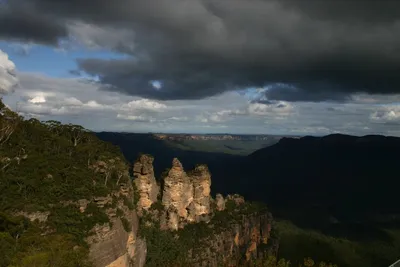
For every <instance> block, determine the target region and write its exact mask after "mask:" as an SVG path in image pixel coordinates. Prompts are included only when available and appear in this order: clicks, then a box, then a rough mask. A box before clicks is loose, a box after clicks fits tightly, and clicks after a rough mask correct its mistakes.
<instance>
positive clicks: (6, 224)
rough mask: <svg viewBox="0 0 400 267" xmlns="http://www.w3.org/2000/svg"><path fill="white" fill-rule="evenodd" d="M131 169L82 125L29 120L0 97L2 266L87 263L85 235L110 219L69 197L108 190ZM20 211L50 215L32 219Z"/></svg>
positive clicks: (116, 150) (130, 203)
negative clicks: (7, 105) (82, 208)
mask: <svg viewBox="0 0 400 267" xmlns="http://www.w3.org/2000/svg"><path fill="white" fill-rule="evenodd" d="M127 170H128V165H127V163H126V162H125V159H124V158H123V156H122V153H121V152H120V150H119V148H117V147H115V146H113V145H111V144H109V143H105V142H103V141H100V140H99V139H98V138H97V137H96V136H95V135H94V134H92V133H90V132H89V131H87V130H85V129H84V128H83V127H81V126H78V125H72V124H68V125H63V124H61V123H59V122H57V121H46V122H40V121H38V120H36V119H30V120H24V119H23V118H22V117H20V116H18V115H17V114H16V113H14V112H12V111H10V110H9V109H8V108H7V107H5V105H4V104H3V103H2V102H1V101H0V191H1V195H0V257H1V259H2V260H1V261H0V266H13V267H14V266H15V267H16V266H71V267H75V266H89V265H90V263H89V262H88V261H87V253H88V251H87V245H86V243H85V241H84V240H85V237H87V235H88V233H89V232H90V230H91V229H92V228H93V227H94V226H95V225H96V224H97V223H100V224H103V223H109V218H108V216H107V215H106V214H105V213H104V209H101V208H98V207H97V205H95V204H92V203H90V204H89V205H88V206H87V208H86V210H85V211H84V212H80V210H79V207H78V206H76V205H74V204H71V202H75V203H76V201H78V200H80V199H87V200H90V199H92V198H93V197H100V196H106V195H108V194H109V193H110V192H111V191H112V190H115V189H118V188H119V183H122V182H126V181H127V180H126V179H129V175H127ZM124 201H125V202H126V203H127V205H128V206H129V207H130V208H132V209H133V208H134V207H133V201H129V200H128V199H126V200H124ZM113 202H114V201H113ZM20 211H23V212H25V213H28V214H29V213H32V212H42V214H49V215H48V217H47V216H45V217H47V220H46V219H45V222H39V221H34V222H30V221H29V220H28V219H26V218H24V217H22V216H18V214H19V212H20ZM45 212H46V213H45ZM124 226H125V225H124ZM43 233H46V234H45V235H43Z"/></svg>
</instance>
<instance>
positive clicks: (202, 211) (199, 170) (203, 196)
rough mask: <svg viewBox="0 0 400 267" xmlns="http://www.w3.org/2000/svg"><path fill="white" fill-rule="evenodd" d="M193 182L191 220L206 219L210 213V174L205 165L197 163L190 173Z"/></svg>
mask: <svg viewBox="0 0 400 267" xmlns="http://www.w3.org/2000/svg"><path fill="white" fill-rule="evenodd" d="M190 178H191V180H192V182H193V187H194V196H193V202H192V203H193V206H194V210H193V211H192V214H191V215H192V216H193V220H195V221H196V222H198V221H200V220H201V218H205V219H206V220H207V217H208V216H207V215H208V214H210V213H211V209H210V192H211V174H210V172H209V170H208V167H207V165H198V166H196V168H195V169H194V170H193V171H192V172H191V173H190Z"/></svg>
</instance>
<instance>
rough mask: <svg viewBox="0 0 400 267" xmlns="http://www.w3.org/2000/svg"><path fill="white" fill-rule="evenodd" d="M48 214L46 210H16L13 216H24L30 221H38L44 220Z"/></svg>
mask: <svg viewBox="0 0 400 267" xmlns="http://www.w3.org/2000/svg"><path fill="white" fill-rule="evenodd" d="M49 215H50V212H48V211H45V212H40V211H36V212H25V211H18V212H16V213H14V216H24V217H25V218H27V219H29V220H30V221H31V222H34V221H38V222H39V223H44V222H46V221H47V218H48V217H49Z"/></svg>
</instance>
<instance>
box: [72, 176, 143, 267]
mask: <svg viewBox="0 0 400 267" xmlns="http://www.w3.org/2000/svg"><path fill="white" fill-rule="evenodd" d="M133 193H134V192H133V188H132V185H131V184H130V183H128V184H121V185H120V190H119V191H114V192H113V193H112V194H111V195H110V196H107V197H103V198H101V199H95V200H94V201H95V202H96V204H97V206H98V207H101V208H106V213H107V216H108V217H109V220H110V222H111V224H109V223H106V224H103V225H101V224H97V225H96V226H95V227H94V228H93V229H92V230H91V235H89V237H88V238H87V239H86V242H87V243H88V245H89V258H90V260H91V261H92V262H93V263H94V266H99V267H100V266H101V267H102V266H109V267H128V266H138V267H139V266H143V264H144V258H145V256H146V247H145V246H143V244H142V243H143V240H140V239H138V238H137V230H138V227H139V221H138V217H137V214H136V212H135V210H133V209H130V208H129V207H128V206H126V202H125V201H126V200H127V201H129V202H131V203H132V204H133V198H134V195H133ZM113 202H114V203H113ZM107 207H108V208H107ZM80 208H82V207H80ZM110 225H112V226H111V227H110Z"/></svg>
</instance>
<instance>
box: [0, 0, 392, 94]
mask: <svg viewBox="0 0 400 267" xmlns="http://www.w3.org/2000/svg"><path fill="white" fill-rule="evenodd" d="M24 2H27V1H26V0H13V1H12V2H10V3H14V4H12V5H15V9H16V10H20V9H19V7H20V6H21V5H20V3H24ZM29 2H30V3H32V5H31V6H30V8H31V9H32V10H36V11H40V12H42V13H43V14H49V15H51V16H56V15H57V17H58V18H59V19H57V20H54V19H53V20H49V21H46V23H45V19H46V17H45V16H44V17H42V18H41V19H38V18H36V20H35V23H36V24H35V23H30V25H31V27H30V28H29V27H28V28H23V27H19V28H18V29H19V30H16V31H15V33H14V34H13V33H12V31H11V30H9V29H2V28H1V27H0V36H6V37H22V36H23V35H24V36H25V37H26V38H25V39H32V38H35V37H36V40H38V41H41V42H47V43H52V42H54V40H55V38H57V37H63V36H65V35H66V34H65V32H64V31H67V30H69V34H73V35H75V36H76V37H77V38H81V39H84V40H83V41H82V42H83V43H86V44H92V45H93V44H94V45H97V46H103V47H106V48H108V49H113V50H115V51H118V52H121V53H125V54H127V55H128V57H127V58H126V59H118V60H100V59H85V58H84V59H80V60H79V61H78V66H79V69H80V70H81V71H85V72H87V73H89V74H92V75H94V76H96V77H99V79H100V82H101V83H103V84H104V85H107V86H105V88H106V89H107V90H114V91H118V92H123V93H125V94H129V95H136V96H141V97H146V98H152V99H161V100H169V99H201V98H204V97H207V96H212V95H216V94H220V93H223V92H225V91H229V90H235V89H240V88H245V87H260V86H264V85H266V84H270V83H276V82H279V83H282V82H285V83H290V84H292V85H295V86H296V87H298V88H299V90H298V91H290V90H286V91H278V90H275V91H274V90H270V91H269V92H268V93H267V94H266V98H268V99H275V100H290V101H296V100H302V101H305V100H306V101H320V100H326V99H328V100H338V101H343V100H346V99H348V96H349V95H350V94H353V93H357V92H366V93H372V94H376V93H380V94H391V93H399V92H400V76H399V75H398V71H397V70H398V69H400V51H399V49H400V20H399V17H400V15H399V14H400V2H399V1H379V3H377V2H376V1H355V0H353V1H333V0H324V1H312V0H302V1H294V0H283V1H277V0H250V1H246V0H229V1H228V0H220V1H217V0H189V1H180V0H168V1H166V0H157V1H139V0H123V1H106V0H88V1H85V5H82V1H78V0H70V1H64V0H52V1H50V0H30V1H29ZM27 8H28V7H25V9H27ZM6 12H7V11H6ZM16 14H17V13H16ZM7 16H8V17H7ZM7 16H6V17H7V18H8V19H9V23H10V25H14V24H15V23H13V22H12V18H13V17H12V14H11V13H8V14H7ZM32 19H34V18H32ZM61 22H66V24H65V25H64V26H65V28H61V29H60V28H59V25H60V23H61ZM71 22H72V23H82V24H81V25H92V26H86V27H81V28H80V29H77V28H76V27H75V28H73V27H72V28H71ZM40 23H43V25H44V26H46V27H47V28H49V27H50V30H47V31H46V28H45V27H42V28H40V27H35V26H39V24H40ZM16 25H22V24H18V23H17V24H16ZM72 25H74V24H72ZM75 25H76V24H75ZM96 27H97V28H96ZM40 29H43V32H42V31H40ZM113 29H118V31H119V32H118V31H115V30H114V31H113ZM22 30H24V31H25V32H23V31H22ZM85 32H87V33H88V34H85ZM109 33H113V38H112V41H110V38H109V36H110V35H109ZM50 36H52V37H50ZM88 37H90V38H89V39H88ZM150 80H161V81H162V83H163V86H162V88H161V89H160V90H156V89H155V88H153V86H152V85H151V84H149V81H150Z"/></svg>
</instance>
